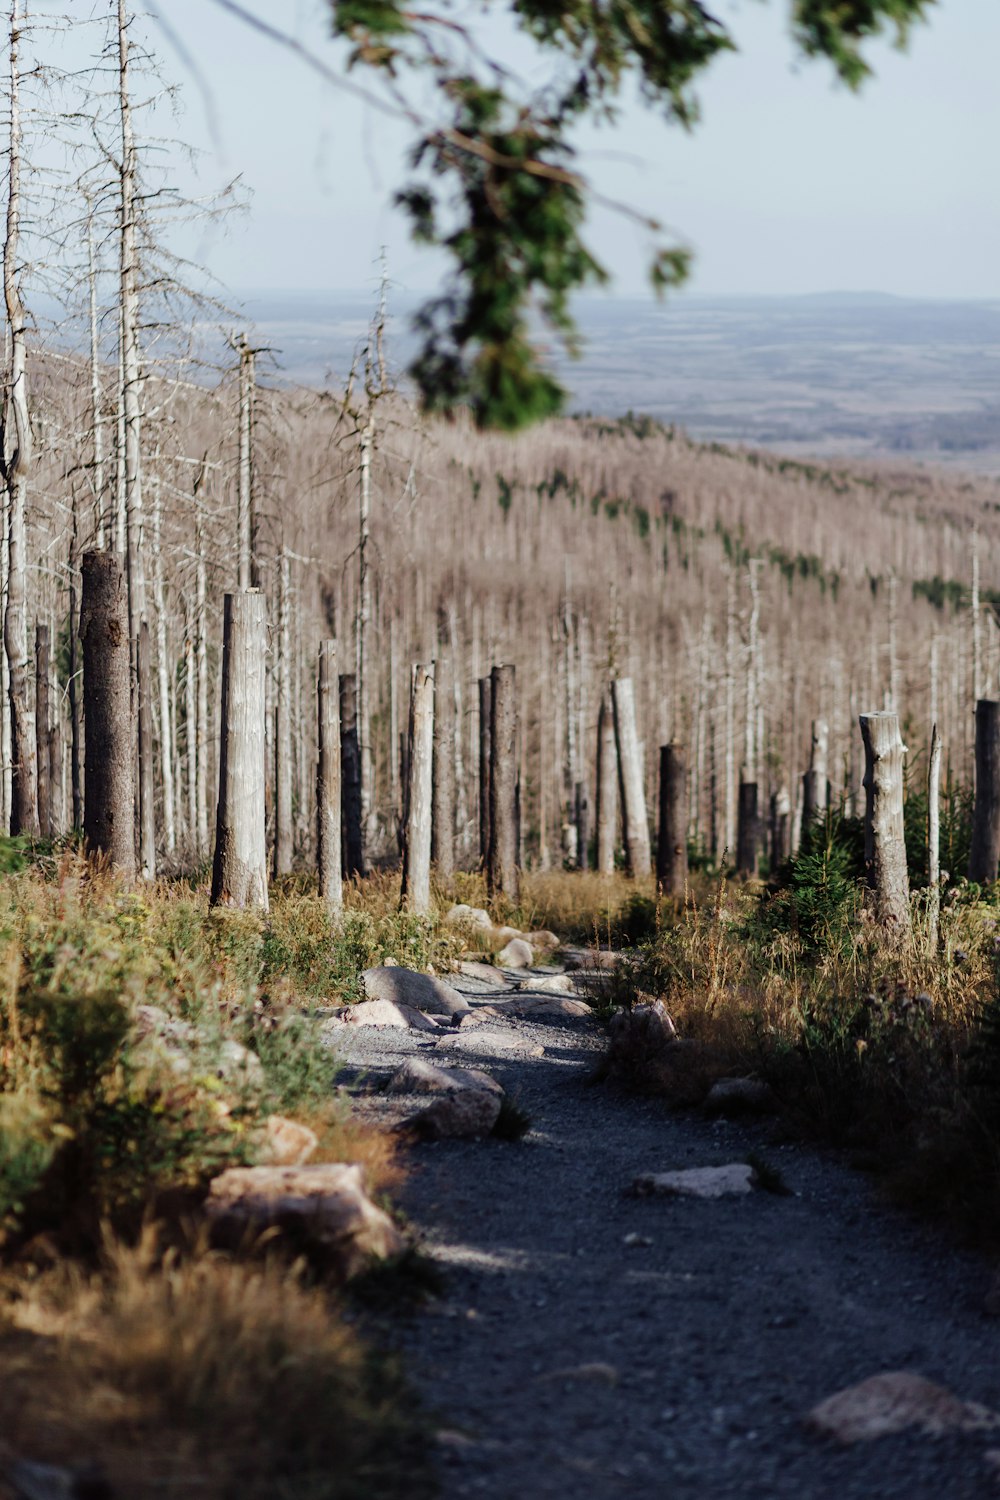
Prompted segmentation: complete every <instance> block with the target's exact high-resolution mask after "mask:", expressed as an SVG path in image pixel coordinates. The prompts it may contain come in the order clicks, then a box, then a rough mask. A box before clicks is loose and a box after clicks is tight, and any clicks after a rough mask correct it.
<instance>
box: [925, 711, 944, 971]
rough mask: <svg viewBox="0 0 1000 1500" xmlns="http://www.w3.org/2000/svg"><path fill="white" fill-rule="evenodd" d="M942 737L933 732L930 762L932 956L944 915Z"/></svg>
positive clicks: (929, 931)
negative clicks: (940, 921) (942, 879)
mask: <svg viewBox="0 0 1000 1500" xmlns="http://www.w3.org/2000/svg"><path fill="white" fill-rule="evenodd" d="M940 791H941V736H940V735H939V734H938V729H937V725H936V724H935V725H934V726H933V728H932V729H931V753H930V757H929V759H928V762H927V945H928V948H929V949H930V951H931V953H934V952H936V950H937V943H938V918H939V916H940V912H941V807H940Z"/></svg>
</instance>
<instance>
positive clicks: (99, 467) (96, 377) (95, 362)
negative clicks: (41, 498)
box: [87, 198, 111, 548]
mask: <svg viewBox="0 0 1000 1500" xmlns="http://www.w3.org/2000/svg"><path fill="white" fill-rule="evenodd" d="M87 283H88V292H89V305H90V439H91V443H92V444H93V450H92V461H93V478H92V481H91V483H92V484H93V490H94V540H95V544H96V546H98V547H99V548H103V547H104V546H105V545H106V539H107V534H108V523H109V522H110V520H111V517H109V516H107V515H106V513H105V494H104V489H105V470H104V409H103V398H102V395H101V339H100V323H99V320H98V313H97V259H96V255H95V248H94V210H93V204H92V203H91V201H90V199H89V198H88V199H87Z"/></svg>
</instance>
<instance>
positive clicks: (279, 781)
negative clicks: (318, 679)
mask: <svg viewBox="0 0 1000 1500" xmlns="http://www.w3.org/2000/svg"><path fill="white" fill-rule="evenodd" d="M290 609H291V574H290V564H289V558H288V552H287V550H286V549H285V548H284V547H282V549H281V557H280V560H279V567H278V659H277V662H276V663H275V674H274V873H275V875H287V874H289V872H290V871H291V868H292V843H293V834H292V725H291V682H290V680H289V679H290V676H291V638H290V633H289V613H290Z"/></svg>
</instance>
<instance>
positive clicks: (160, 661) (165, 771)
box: [153, 454, 177, 857]
mask: <svg viewBox="0 0 1000 1500" xmlns="http://www.w3.org/2000/svg"><path fill="white" fill-rule="evenodd" d="M158 456H159V454H157V457H158ZM160 499H161V497H160V476H159V474H158V473H157V472H155V470H154V474H153V606H154V608H155V610H156V681H157V691H158V695H159V700H160V778H161V782H162V786H163V843H164V848H165V849H166V851H167V854H168V855H170V856H171V857H172V856H173V854H174V851H175V850H176V848H177V823H176V818H175V813H174V809H175V803H176V792H175V788H174V736H173V722H172V719H171V709H170V675H171V674H170V660H169V655H168V649H167V607H166V600H165V598H164V592H163V549H162V546H161V538H160V522H161V514H160V511H161V505H160Z"/></svg>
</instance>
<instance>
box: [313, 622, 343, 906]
mask: <svg viewBox="0 0 1000 1500" xmlns="http://www.w3.org/2000/svg"><path fill="white" fill-rule="evenodd" d="M317 721H318V722H317V729H318V736H317V739H318V747H319V757H318V761H317V773H316V864H317V870H318V874H319V893H320V895H321V896H322V898H323V900H324V901H325V902H326V906H327V910H328V911H329V912H330V913H331V914H332V915H334V916H336V914H337V913H338V912H340V911H341V909H342V908H343V905H344V885H343V878H342V872H341V834H340V808H341V790H340V691H339V685H338V682H337V646H336V643H335V642H334V641H324V642H323V644H322V645H321V646H320V648H319V679H318V684H317Z"/></svg>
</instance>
